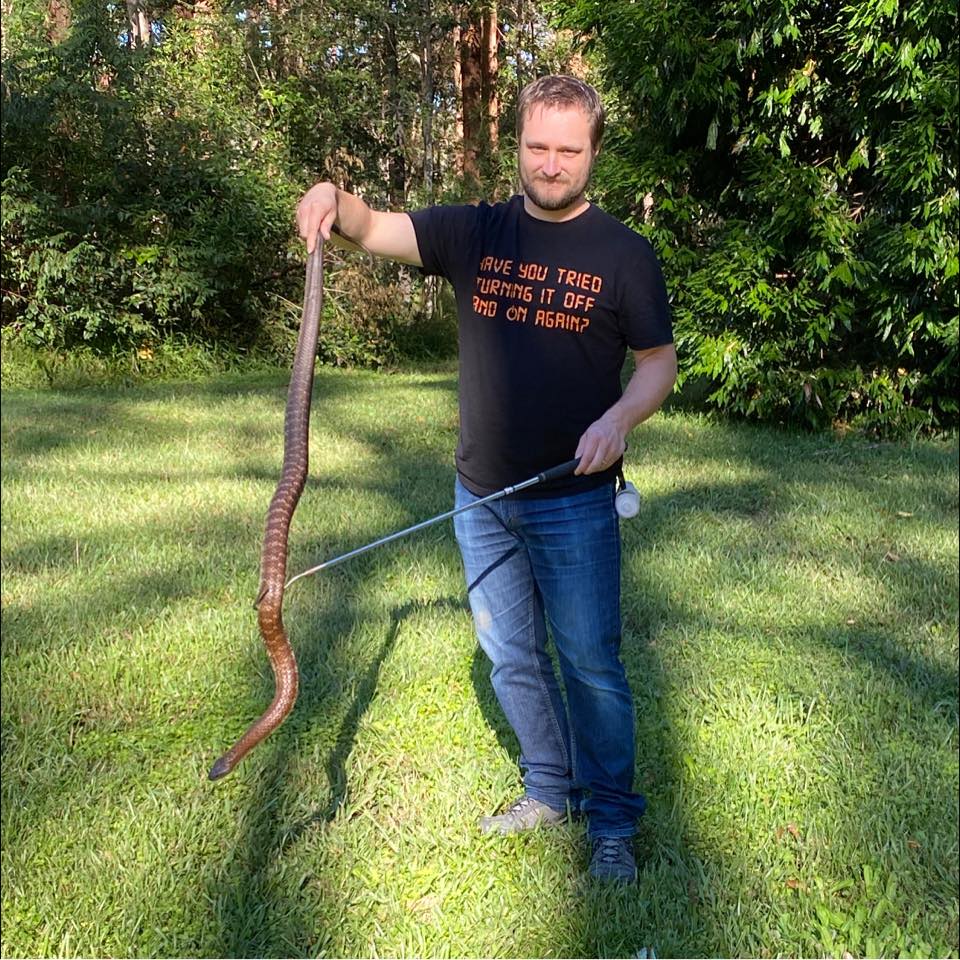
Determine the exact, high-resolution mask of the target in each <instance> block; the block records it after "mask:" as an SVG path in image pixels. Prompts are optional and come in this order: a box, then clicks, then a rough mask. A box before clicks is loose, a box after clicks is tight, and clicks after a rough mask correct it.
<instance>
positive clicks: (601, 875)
mask: <svg viewBox="0 0 960 960" xmlns="http://www.w3.org/2000/svg"><path fill="white" fill-rule="evenodd" d="M632 846H633V844H632V843H631V839H630V837H597V838H596V839H595V840H594V841H593V856H592V857H591V858H590V876H591V877H594V878H596V879H597V880H616V881H617V882H618V883H633V882H634V881H635V880H636V879H637V861H636V860H634V858H633V850H632V849H631V847H632Z"/></svg>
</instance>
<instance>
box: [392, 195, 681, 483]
mask: <svg viewBox="0 0 960 960" xmlns="http://www.w3.org/2000/svg"><path fill="white" fill-rule="evenodd" d="M410 218H411V219H412V221H413V226H414V229H415V231H416V236H417V244H418V246H419V248H420V258H421V260H422V262H423V269H424V272H425V273H427V274H431V275H437V276H441V277H446V279H448V280H449V281H450V282H451V283H452V284H453V287H454V290H455V292H456V298H457V312H458V314H459V320H460V442H459V444H458V446H457V470H458V471H459V473H460V477H461V479H462V481H463V483H464V485H465V486H466V487H467V489H468V490H470V491H472V492H473V493H475V494H477V495H480V496H483V495H485V494H487V493H492V492H493V491H495V490H499V489H501V488H502V487H505V486H508V485H509V484H513V483H517V482H519V481H521V480H526V479H527V478H529V477H531V476H535V475H536V474H537V473H539V472H540V471H541V470H545V469H547V468H548V467H552V466H555V465H556V464H558V463H563V462H564V461H566V460H569V459H571V458H572V457H573V456H574V453H575V452H576V448H577V444H578V442H579V440H580V436H581V435H582V434H583V432H584V430H586V428H587V427H588V426H589V425H590V424H591V423H593V422H594V420H597V419H598V418H599V417H601V416H602V415H603V414H604V413H605V412H606V411H607V410H608V409H609V408H610V407H611V406H613V404H614V403H616V402H617V400H618V399H619V398H620V395H621V389H620V371H621V368H622V366H623V361H624V357H625V355H626V350H627V347H630V348H631V349H632V350H645V349H648V348H650V347H657V346H661V345H663V344H668V343H671V342H672V340H673V335H672V331H671V326H670V313H669V309H668V306H667V294H666V289H665V287H664V283H663V275H662V273H661V271H660V265H659V264H658V263H657V258H656V255H655V254H654V252H653V249H652V247H651V246H650V244H649V243H648V242H647V241H646V240H645V239H644V238H643V237H641V236H639V235H638V234H636V233H634V232H633V231H632V230H631V229H630V228H629V227H626V226H624V224H622V223H620V222H619V221H618V220H615V219H614V218H613V217H611V216H610V215H609V214H606V213H604V212H603V211H602V210H600V209H599V207H596V206H590V207H588V208H587V209H586V210H585V211H584V212H583V213H582V214H580V215H579V216H577V217H575V218H574V219H573V220H567V221H564V222H562V223H554V222H551V221H546V220H538V219H537V218H535V217H532V216H530V214H528V213H527V212H526V211H525V210H524V208H523V198H522V197H521V196H516V197H513V198H512V199H511V200H509V201H508V202H506V203H497V204H493V205H491V204H486V203H481V204H479V205H477V206H471V205H464V206H442V207H430V208H428V209H426V210H418V211H416V212H414V213H411V214H410ZM616 473H617V466H614V467H612V468H611V469H610V470H607V471H605V472H604V473H596V474H591V475H590V476H585V477H571V478H569V479H565V480H560V481H556V482H554V483H553V484H550V485H549V486H546V485H544V486H536V487H532V488H530V492H529V495H530V496H544V495H550V494H556V495H559V494H567V493H574V492H577V491H582V490H588V489H592V488H594V487H596V486H598V485H599V484H601V483H605V482H608V481H610V480H611V479H613V477H614V476H615V475H616Z"/></svg>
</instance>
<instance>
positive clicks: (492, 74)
mask: <svg viewBox="0 0 960 960" xmlns="http://www.w3.org/2000/svg"><path fill="white" fill-rule="evenodd" d="M482 17H483V50H482V57H481V62H480V71H481V91H482V97H483V105H484V111H485V120H486V141H487V142H486V148H487V156H488V157H489V158H490V159H493V158H494V157H496V155H497V151H498V150H499V148H500V97H499V95H498V94H497V74H498V72H499V70H500V57H499V46H500V31H499V27H498V24H497V4H496V0H487V4H486V6H485V8H484V10H483V14H482Z"/></svg>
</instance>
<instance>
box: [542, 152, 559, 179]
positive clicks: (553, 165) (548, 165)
mask: <svg viewBox="0 0 960 960" xmlns="http://www.w3.org/2000/svg"><path fill="white" fill-rule="evenodd" d="M559 172H560V158H559V157H558V156H557V155H556V154H555V153H548V154H547V158H546V159H545V160H544V161H543V175H544V176H545V177H555V176H556V175H557V174H558V173H559Z"/></svg>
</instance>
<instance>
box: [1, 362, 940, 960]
mask: <svg viewBox="0 0 960 960" xmlns="http://www.w3.org/2000/svg"><path fill="white" fill-rule="evenodd" d="M455 391H456V383H455V378H454V376H453V375H452V374H449V373H446V374H444V373H429V374H427V373H423V374H403V375H393V376H386V375H376V374H369V373H344V372H337V371H330V370H326V369H324V370H321V371H319V373H318V377H317V386H316V391H315V401H314V416H313V435H312V438H311V479H310V481H309V483H308V486H307V489H306V491H305V493H304V496H303V499H302V501H301V505H300V508H299V510H298V512H297V515H296V517H295V519H294V525H293V531H292V535H291V548H290V572H291V573H293V572H296V571H298V570H301V569H303V568H304V567H306V566H308V565H310V564H311V563H315V562H318V561H319V560H322V559H325V558H327V557H330V556H333V555H335V554H338V553H341V552H344V551H345V550H347V549H350V548H352V547H354V546H358V545H360V544H363V543H366V542H368V541H370V540H372V539H375V538H377V537H379V536H382V535H384V534H386V533H389V532H392V531H393V530H396V529H398V528H399V527H402V526H405V525H407V524H410V523H413V522H416V521H418V520H421V519H423V518H425V517H428V516H431V515H433V514H435V513H439V512H441V511H442V510H445V509H449V508H450V506H451V505H452V488H453V469H452V449H453V445H454V442H455V435H456V392H455ZM284 397H285V389H284V382H283V379H282V378H281V377H279V376H272V375H269V374H261V375H251V376H244V377H233V378H221V379H218V380H214V381H212V382H208V383H203V384H196V385H190V384H187V385H162V386H156V385H154V386H148V387H142V388H139V389H137V390H122V389H117V390H112V391H111V390H106V389H101V390H80V389H77V390H72V391H62V392H49V391H33V390H26V389H9V390H5V391H4V393H3V448H2V456H3V459H2V470H3V529H2V533H3V681H2V684H3V686H2V697H3V699H2V715H3V770H2V773H3V780H2V791H3V808H2V822H3V852H2V864H3V934H2V951H3V955H4V956H44V957H46V956H74V955H76V956H106V955H110V956H154V957H177V956H203V957H206V956H237V957H240V956H267V957H276V956H290V957H301V956H349V957H360V956H410V955H419V956H430V957H442V956H463V957H487V956H489V957H493V956H516V957H519V956H524V957H529V956H538V957H607V956H628V957H631V956H637V955H638V954H640V953H641V951H643V950H644V949H647V950H651V949H652V950H653V951H655V952H656V955H657V956H659V957H668V956H777V955H779V956H797V955H804V956H835V957H840V956H841V955H842V954H843V953H844V952H845V951H848V952H849V953H850V954H852V955H853V956H857V957H860V956H879V955H885V956H932V955H950V956H957V951H958V904H957V882H958V813H957V800H958V753H957V751H958V718H957V709H958V707H957V667H958V639H957V631H958V609H957V607H958V543H957V539H958V538H957V527H958V470H957V445H956V443H955V442H953V443H949V444H934V443H926V442H924V443H917V444H914V445H894V444H875V443H870V442H867V441H865V440H863V439H857V438H852V437H848V438H846V439H835V438H833V437H828V436H806V435H795V434H789V433H783V432H777V431H774V430H764V429H758V428H754V427H748V426H736V425H728V424H718V423H715V422H711V421H709V420H705V419H700V418H697V417H694V416H690V415H687V414H681V413H670V414H665V415H661V416H658V417H657V418H655V419H654V420H653V421H651V422H650V423H648V424H646V425H644V426H643V427H641V428H640V429H639V430H638V431H637V432H636V433H635V434H634V436H633V439H632V443H631V449H630V453H629V458H628V470H627V473H628V476H629V477H630V478H631V479H633V481H634V482H635V483H636V485H637V487H638V488H639V490H640V492H641V494H642V496H643V498H644V503H643V507H642V509H641V513H640V515H639V516H638V517H637V518H636V519H634V520H631V521H625V522H624V525H623V534H624V614H625V634H624V647H623V649H624V658H625V661H626V664H627V669H628V673H629V676H630V680H631V683H632V686H633V688H634V691H635V693H636V697H637V737H638V746H639V755H638V762H637V780H638V783H639V784H640V786H641V788H642V789H643V791H644V792H645V793H646V795H647V797H648V801H649V812H648V816H647V817H646V818H645V820H644V822H643V825H642V830H641V833H640V836H639V838H638V851H639V853H640V854H641V857H642V867H641V872H640V878H639V882H638V883H637V884H636V886H634V887H631V888H628V889H611V888H606V887H598V886H595V885H591V884H590V883H588V882H586V881H585V880H584V870H585V866H586V860H587V850H586V840H585V836H584V832H583V827H582V826H581V825H576V826H572V827H568V828H567V827H565V828H560V829H555V830H552V831H544V832H540V833H538V834H535V835H533V836H528V837H520V838H516V837H514V838H490V837H481V836H479V835H478V832H477V830H476V821H477V820H478V818H479V817H480V816H481V815H482V814H484V813H488V812H490V811H491V810H494V809H495V808H497V807H498V806H500V805H501V804H502V803H504V802H505V801H508V800H511V799H513V798H514V796H515V795H516V794H517V793H518V791H519V787H520V781H519V775H518V770H517V765H516V754H517V749H516V745H515V743H514V741H513V739H512V735H511V734H510V731H509V729H508V728H507V727H506V726H505V723H504V721H503V720H502V718H501V717H500V715H499V713H498V711H497V708H496V706H495V702H494V700H493V696H492V692H491V689H490V686H489V681H488V679H487V665H486V663H485V662H484V659H483V656H482V655H481V654H479V653H478V652H477V649H476V644H475V640H474V636H473V630H472V626H471V622H470V616H469V613H468V611H467V609H466V608H465V605H464V587H463V583H462V579H461V570H460V564H459V556H458V553H457V549H456V545H455V543H454V541H453V536H452V532H451V530H450V528H449V526H448V525H443V526H438V527H435V528H431V529H430V530H429V531H426V532H424V533H422V534H420V535H418V536H416V537H414V538H411V539H408V540H406V541H403V542H401V543H399V544H394V545H390V546H387V547H384V548H382V549H380V550H376V551H373V552H371V553H369V554H367V555H365V556H363V557H360V558H358V559H356V560H354V561H350V562H349V563H346V564H343V565H342V566H339V567H337V568H335V569H334V570H331V571H329V572H328V573H324V574H321V575H320V576H318V577H315V578H312V579H308V580H306V581H302V582H300V583H298V584H296V585H295V586H294V587H292V588H291V590H290V592H289V594H288V598H287V604H286V619H287V623H288V626H289V629H290V634H291V638H292V641H293V643H294V646H295V648H296V649H297V651H298V656H299V660H300V664H301V673H302V692H301V696H300V700H299V702H298V704H297V707H296V709H295V711H294V713H293V714H292V716H291V717H290V719H289V720H288V721H287V723H286V724H285V725H284V726H283V727H282V728H281V729H280V730H279V731H278V732H277V734H275V735H274V737H272V738H271V739H270V740H268V741H267V742H266V743H265V744H264V745H262V746H261V747H259V748H258V749H257V750H256V751H254V753H253V754H251V755H250V756H249V757H248V758H247V760H246V761H244V763H243V764H242V765H241V766H240V768H239V769H238V770H237V771H236V772H235V773H234V774H233V775H231V776H230V777H229V778H227V779H226V780H224V781H221V782H218V783H215V784H212V783H209V782H208V781H207V780H206V779H205V775H206V771H207V769H208V768H209V766H210V764H211V763H212V761H213V760H214V759H215V758H216V757H217V756H218V755H219V754H220V753H221V752H222V751H223V749H224V748H225V747H227V746H229V745H230V744H231V743H232V742H233V741H234V739H235V738H236V737H237V736H238V735H239V734H240V733H241V732H242V731H243V730H244V729H245V727H246V725H247V724H248V723H249V722H250V721H251V720H252V719H253V718H254V717H255V716H257V715H259V713H260V712H261V710H262V709H263V707H264V706H265V705H266V703H267V702H268V701H269V698H270V695H271V691H272V680H271V676H270V671H269V667H268V664H267V661H266V657H265V655H264V653H263V651H262V649H261V645H260V640H259V636H258V634H257V629H256V619H255V614H254V611H253V609H252V601H253V599H254V597H255V596H256V592H257V582H258V569H257V567H258V558H259V549H260V540H261V536H262V525H263V520H264V516H265V513H266V507H267V503H268V501H269V499H270V496H271V494H272V492H273V488H274V485H275V482H276V478H277V475H278V470H279V462H280V455H281V443H282V439H281V432H282V417H283V404H284ZM517 479H521V478H517Z"/></svg>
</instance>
